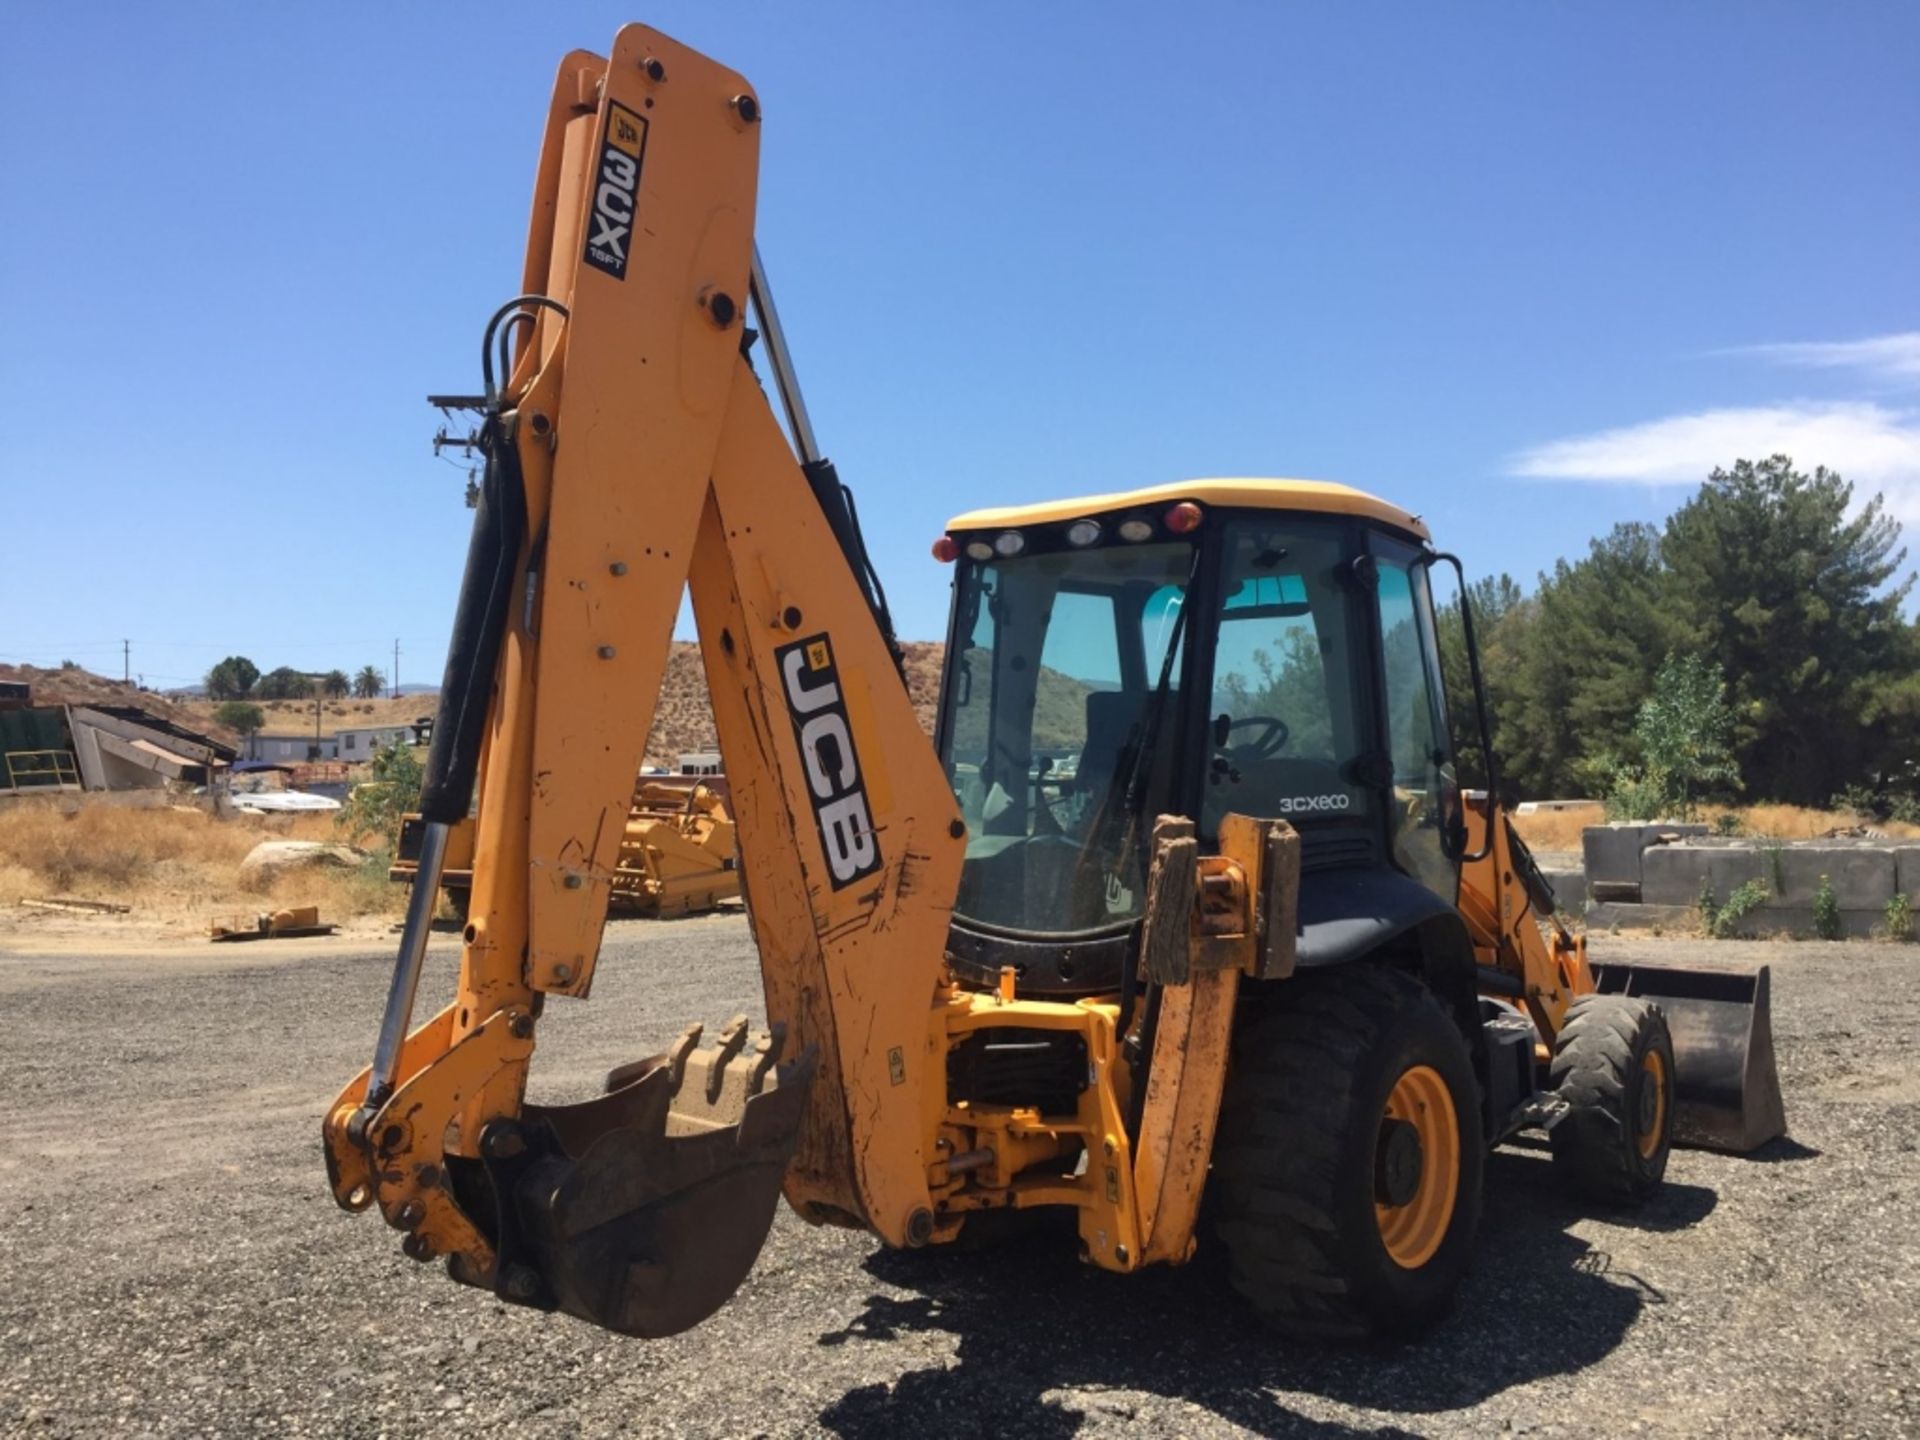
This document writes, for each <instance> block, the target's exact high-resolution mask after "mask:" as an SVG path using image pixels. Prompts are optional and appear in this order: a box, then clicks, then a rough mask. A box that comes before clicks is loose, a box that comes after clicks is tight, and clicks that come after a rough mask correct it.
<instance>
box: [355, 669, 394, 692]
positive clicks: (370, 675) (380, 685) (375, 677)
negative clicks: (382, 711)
mask: <svg viewBox="0 0 1920 1440" xmlns="http://www.w3.org/2000/svg"><path fill="white" fill-rule="evenodd" d="M386 688H387V677H386V674H385V672H384V671H382V670H381V669H380V667H379V666H378V665H362V666H361V667H360V673H359V674H358V675H355V676H354V677H353V693H354V694H356V695H358V696H359V697H360V698H361V699H362V700H378V699H379V698H380V692H381V691H382V690H384V689H386Z"/></svg>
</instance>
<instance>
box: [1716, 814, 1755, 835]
mask: <svg viewBox="0 0 1920 1440" xmlns="http://www.w3.org/2000/svg"><path fill="white" fill-rule="evenodd" d="M1746 828H1747V827H1746V823H1745V822H1744V821H1743V820H1741V818H1740V817H1739V816H1738V815H1736V814H1735V813H1734V812H1733V811H1731V810H1723V811H1721V812H1720V813H1719V814H1718V815H1716V816H1714V817H1713V833H1714V834H1716V835H1738V834H1740V833H1742V832H1743V831H1744V830H1745V829H1746Z"/></svg>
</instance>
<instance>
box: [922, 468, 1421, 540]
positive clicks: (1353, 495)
mask: <svg viewBox="0 0 1920 1440" xmlns="http://www.w3.org/2000/svg"><path fill="white" fill-rule="evenodd" d="M1180 500H1192V501H1194V502H1195V503H1196V504H1198V505H1200V506H1202V507H1203V508H1207V509H1211V508H1214V507H1233V508H1241V509H1252V510H1313V511H1318V512H1321V513H1323V514H1330V515H1358V516H1362V517H1363V518H1365V519H1368V520H1378V521H1381V522H1382V523H1384V524H1387V525H1392V526H1394V527H1395V528H1396V529H1400V530H1405V531H1408V532H1409V533H1411V534H1413V535H1417V536H1418V537H1419V538H1420V539H1422V540H1429V539H1431V538H1432V537H1431V536H1430V535H1429V534H1428V533H1427V527H1426V525H1425V524H1424V523H1422V521H1421V519H1420V517H1419V516H1417V515H1411V514H1409V513H1408V512H1406V511H1405V510H1402V509H1401V508H1400V507H1399V506H1397V505H1389V504H1388V503H1387V502H1386V501H1384V500H1382V499H1380V498H1379V497H1378V496H1375V495H1369V494H1367V492H1366V491H1364V490H1356V489H1354V488H1353V487H1352V486H1351V485H1337V484H1335V483H1334V482H1332V481H1330V480H1259V479H1236V480H1177V481H1173V482H1171V483H1169V484H1165V485H1149V486H1147V487H1146V488H1145V489H1144V490H1127V491H1123V492H1120V493H1117V494H1113V495H1087V496H1084V497H1082V498H1080V499H1078V500H1046V501H1042V502H1040V503H1039V504H1035V505H1003V506H1000V507H998V508H995V509H990V510H969V511H968V512H967V513H966V514H964V515H959V516H956V517H955V518H954V519H952V520H950V521H948V522H947V529H948V530H949V531H964V530H1006V529H1013V528H1016V527H1018V526H1021V525H1050V524H1054V523H1056V522H1059V521H1064V520H1078V519H1081V518H1082V517H1084V516H1090V515H1110V514H1113V513H1114V512H1115V511H1123V510H1138V509H1146V508H1151V507H1154V506H1159V505H1171V504H1173V503H1175V502H1176V501H1180Z"/></svg>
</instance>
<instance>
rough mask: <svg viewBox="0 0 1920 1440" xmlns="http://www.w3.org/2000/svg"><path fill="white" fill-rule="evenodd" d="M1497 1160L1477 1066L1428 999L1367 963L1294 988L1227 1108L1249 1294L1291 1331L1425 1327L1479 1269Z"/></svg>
mask: <svg viewBox="0 0 1920 1440" xmlns="http://www.w3.org/2000/svg"><path fill="white" fill-rule="evenodd" d="M1485 1161H1486V1147H1485V1144H1484V1141H1483V1139H1482V1127H1481V1121H1480V1092H1479V1088H1478V1086H1477V1084H1476V1082H1475V1080H1474V1075H1473V1063H1472V1059H1471V1057H1470V1055H1469V1053H1468V1050H1467V1044H1466V1041H1465V1039H1464V1038H1463V1037H1462V1036H1461V1034H1460V1031H1459V1029H1458V1028H1457V1027H1456V1026H1455V1025H1454V1023H1453V1021H1452V1019H1451V1018H1450V1017H1449V1016H1448V1014H1447V1012H1446V1011H1445V1010H1444V1009H1442V1008H1441V1006H1440V1004H1439V1002H1438V1001H1437V1000H1436V999H1435V998H1434V996H1433V994H1432V992H1431V991H1429V990H1428V989H1427V988H1426V987H1425V986H1423V985H1421V984H1420V983H1419V982H1417V981H1415V980H1413V979H1412V978H1410V977H1408V976H1406V975H1403V974H1401V973H1400V972H1398V971H1393V970H1388V969H1385V968H1384V967H1381V966H1378V965H1371V964H1367V963H1364V962H1360V963H1353V964H1348V965H1343V966H1341V967H1339V968H1337V969H1334V970H1330V971H1327V972H1323V973H1320V974H1312V975H1306V976H1302V977H1299V978H1296V979H1293V980H1288V981H1286V982H1284V983H1283V984H1282V985H1281V986H1280V987H1279V989H1278V990H1277V991H1276V993H1275V1001H1274V1004H1273V1007H1272V1008H1271V1009H1270V1010H1268V1011H1267V1012H1266V1013H1265V1014H1263V1015H1261V1016H1260V1017H1259V1018H1258V1019H1256V1020H1254V1021H1252V1022H1251V1023H1250V1024H1248V1025H1247V1026H1246V1027H1245V1028H1244V1029H1242V1031H1241V1032H1240V1034H1239V1035H1238V1036H1237V1037H1236V1040H1235V1045H1234V1058H1233V1070H1232V1073H1231V1075H1230V1076H1229V1077H1228V1082H1227V1091H1226V1096H1225V1099H1224V1101H1223V1103H1222V1105H1221V1112H1220V1125H1219V1130H1218V1138H1217V1141H1216V1144H1215V1148H1214V1165H1213V1185H1214V1193H1215V1198H1216V1201H1217V1204H1218V1207H1219V1208H1218V1217H1219V1218H1218V1220H1217V1223H1216V1225H1215V1233H1216V1234H1218V1236H1219V1237H1220V1239H1221V1241H1222V1242H1223V1243H1224V1245H1225V1247H1226V1250H1227V1253H1228V1259H1229V1267H1230V1273H1231V1277H1232V1281H1233V1285H1234V1288H1235V1289H1237V1290H1238V1291H1239V1292H1240V1293H1241V1294H1242V1295H1244V1296H1245V1297H1246V1298H1247V1299H1248V1300H1249V1301H1250V1302H1251V1303H1252V1305H1253V1307H1254V1309H1255V1310H1257V1311H1258V1312H1259V1313H1260V1314H1261V1316H1262V1317H1263V1318H1265V1319H1266V1320H1267V1321H1268V1322H1269V1323H1270V1324H1272V1325H1274V1326H1275V1327H1276V1328H1278V1329H1280V1330H1283V1331H1285V1332H1287V1333H1289V1334H1293V1335H1303V1336H1309V1337H1314V1338H1347V1339H1351V1338H1362V1337H1368V1336H1397V1335H1407V1334H1411V1333H1414V1332H1417V1331H1419V1330H1422V1329H1424V1328H1426V1327H1427V1326H1428V1325H1430V1324H1432V1322H1433V1321H1434V1320H1435V1319H1436V1318H1438V1316H1439V1315H1440V1314H1441V1312H1442V1311H1444V1310H1445V1308H1446V1306H1447V1304H1448V1302H1449V1301H1450V1300H1451V1299H1452V1297H1453V1293H1454V1291H1455V1289H1456V1288H1457V1287H1458V1285H1459V1283H1460V1280H1461V1278H1462V1277H1463V1276H1464V1275H1465V1274H1466V1271H1467V1267H1468V1265H1469V1264H1470V1262H1471V1260H1472V1253H1473V1239H1474V1231H1475V1229H1476V1228H1477V1226H1478V1224H1479V1219H1480V1187H1481V1178H1482V1174H1483V1171H1484V1168H1485Z"/></svg>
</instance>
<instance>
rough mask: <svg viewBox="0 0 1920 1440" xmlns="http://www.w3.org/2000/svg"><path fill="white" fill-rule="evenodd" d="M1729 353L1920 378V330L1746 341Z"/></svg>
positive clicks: (1896, 380)
mask: <svg viewBox="0 0 1920 1440" xmlns="http://www.w3.org/2000/svg"><path fill="white" fill-rule="evenodd" d="M1721 353H1722V354H1727V355H1757V356H1759V357H1761V358H1762V359H1765V360H1772V361H1774V362H1776V363H1778V364H1781V365H1804V366H1808V367H1810V368H1813V369H1820V370H1859V371H1862V372H1864V373H1866V374H1868V375H1872V376H1875V377H1877V378H1879V379H1881V380H1887V381H1892V382H1894V383H1896V384H1901V383H1907V384H1910V383H1913V382H1915V381H1920V330H1907V331H1904V332H1902V333H1900V334H1897V335H1875V336H1872V337H1870V338H1868V339H1865V340H1814V341H1791V342H1787V343H1784V344H1777V345H1743V346H1741V347H1740V348H1739V349H1737V350H1726V351H1722V352H1721Z"/></svg>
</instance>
